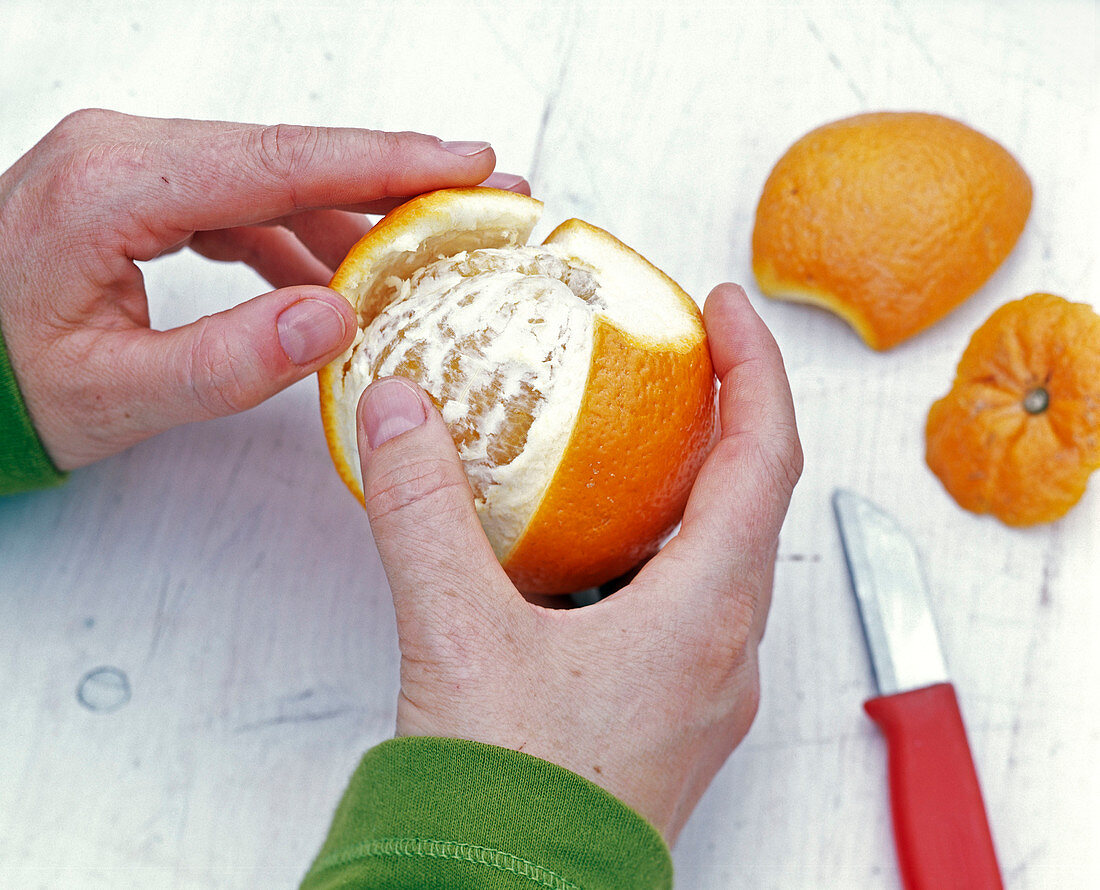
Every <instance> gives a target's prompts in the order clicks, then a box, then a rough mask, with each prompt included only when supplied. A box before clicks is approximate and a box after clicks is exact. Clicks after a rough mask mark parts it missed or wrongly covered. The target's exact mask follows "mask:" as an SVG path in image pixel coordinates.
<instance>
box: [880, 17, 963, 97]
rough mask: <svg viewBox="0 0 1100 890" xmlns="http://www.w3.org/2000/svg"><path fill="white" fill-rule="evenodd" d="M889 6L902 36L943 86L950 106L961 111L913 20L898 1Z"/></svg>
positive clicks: (941, 69) (948, 81) (938, 64)
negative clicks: (950, 103)
mask: <svg viewBox="0 0 1100 890" xmlns="http://www.w3.org/2000/svg"><path fill="white" fill-rule="evenodd" d="M890 5H891V6H892V7H893V8H894V13H895V14H896V15H897V19H898V21H899V22H900V23H901V31H902V34H903V35H904V36H905V37H906V38H908V40H909V42H910V43H911V44H912V45H913V47H914V48H915V49H916V51H917V53H918V54H919V55H920V57H921V58H922V59H923V60H924V62H925V64H926V65H927V66H928V67H929V68H930V69H931V71H932V73H933V74H935V75H936V78H937V79H938V80H939V82H940V83H941V84H942V85H943V89H944V92H945V93H946V94H947V95H948V97H950V99H951V102H952V104H953V105H954V106H955V107H956V109H959V110H960V111H961V105H960V103H959V101H958V99H957V97H956V96H955V91H954V90H953V89H952V84H951V81H950V80H949V79H948V77H947V75H946V74H945V73H944V70H943V68H942V67H941V66H940V63H939V62H938V61H936V57H935V56H934V55H933V54H932V53H931V52H930V51H929V49H928V46H927V45H926V44H925V42H924V40H923V38H922V37H921V36H920V35H919V34H918V33H917V31H916V28H914V27H913V20H912V19H911V18H910V17H909V16H908V15H906V13H905V10H904V8H903V6H902V4H901V2H900V0H891V3H890Z"/></svg>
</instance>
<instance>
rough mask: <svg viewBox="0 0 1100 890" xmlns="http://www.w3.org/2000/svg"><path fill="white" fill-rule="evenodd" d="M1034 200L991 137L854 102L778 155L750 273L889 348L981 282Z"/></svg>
mask: <svg viewBox="0 0 1100 890" xmlns="http://www.w3.org/2000/svg"><path fill="white" fill-rule="evenodd" d="M1030 210H1031V183H1030V181H1029V180H1028V177H1027V174H1026V173H1025V172H1024V170H1023V168H1021V167H1020V165H1019V164H1018V163H1017V162H1016V160H1015V159H1014V158H1013V157H1012V155H1010V154H1009V153H1008V152H1007V151H1006V150H1005V149H1004V148H1002V147H1001V146H1000V145H998V144H997V143H996V142H994V141H993V140H992V139H989V138H988V137H986V136H984V135H982V134H981V133H978V132H977V131H975V130H973V129H971V128H970V127H968V126H966V125H965V124H962V123H959V122H958V121H954V120H950V119H948V118H946V117H941V116H939V115H935V114H923V113H919V112H880V113H876V114H861V115H857V116H856V117H850V118H847V119H844V120H839V121H836V122H834V123H830V124H826V125H825V126H823V127H819V128H818V129H816V130H813V131H812V132H810V133H808V134H807V135H806V136H803V137H802V138H801V139H799V140H798V141H797V142H796V143H795V144H794V145H793V146H791V148H790V149H788V151H787V153H786V154H784V155H783V157H782V158H781V159H780V160H779V162H778V163H777V164H776V165H775V168H774V169H773V170H772V172H771V174H770V175H769V177H768V179H767V182H766V183H765V185H764V191H763V194H762V195H761V197H760V203H759V205H758V206H757V210H756V224H755V227H754V230H753V237H752V253H753V260H752V262H753V272H754V273H755V275H756V280H757V282H758V283H759V285H760V288H761V290H763V292H764V293H765V294H767V295H768V296H771V297H775V298H777V299H785V300H793V301H795V302H802V303H810V304H813V305H817V306H821V307H823V308H825V309H828V310H830V311H832V312H834V313H836V314H837V315H839V316H840V317H841V318H843V319H844V320H845V321H847V322H848V323H849V324H850V325H851V326H852V327H853V328H855V330H856V332H857V333H858V334H859V335H860V336H861V337H862V338H863V340H864V341H865V342H866V343H867V344H868V345H869V346H871V347H873V348H874V349H880V350H884V349H890V348H891V347H893V346H896V345H897V344H898V343H900V342H901V341H903V340H905V339H907V338H908V337H911V336H913V335H914V334H916V333H917V332H918V331H921V330H923V329H924V328H926V327H928V326H929V325H931V324H932V323H934V322H936V321H938V320H939V319H940V318H942V317H943V316H944V315H946V314H947V313H948V312H950V311H951V310H952V309H954V308H955V307H956V306H958V305H959V304H960V303H961V302H962V301H963V300H965V299H966V298H967V297H969V296H970V295H971V294H973V293H974V292H975V291H976V290H977V289H978V288H979V287H981V285H982V284H983V283H984V282H985V281H986V279H987V278H989V276H990V275H992V274H993V272H994V270H995V269H996V268H997V267H998V266H999V265H1000V264H1001V262H1002V261H1003V260H1004V259H1005V257H1007V256H1008V254H1009V252H1010V251H1011V250H1012V247H1013V245H1014V244H1015V243H1016V240H1017V238H1018V237H1019V236H1020V233H1021V232H1022V231H1023V228H1024V223H1025V222H1026V221H1027V217H1028V213H1029V212H1030Z"/></svg>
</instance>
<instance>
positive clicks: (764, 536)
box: [359, 285, 802, 842]
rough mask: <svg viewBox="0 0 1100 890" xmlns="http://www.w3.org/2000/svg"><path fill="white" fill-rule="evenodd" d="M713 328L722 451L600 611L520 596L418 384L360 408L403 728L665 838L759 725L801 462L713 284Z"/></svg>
mask: <svg viewBox="0 0 1100 890" xmlns="http://www.w3.org/2000/svg"><path fill="white" fill-rule="evenodd" d="M704 318H705V321H706V327H707V333H708V336H709V340H710V346H711V353H712V356H713V359H714V365H715V369H716V371H717V373H718V376H719V378H720V380H721V390H720V394H719V401H720V412H721V426H722V437H721V440H720V441H719V443H718V444H717V446H716V447H715V449H714V451H713V452H712V453H711V454H710V456H709V458H708V459H707V461H706V463H705V464H704V466H703V468H702V470H701V472H700V474H699V476H698V478H697V480H696V482H695V486H694V488H693V490H692V494H691V498H690V500H689V502H688V506H687V511H686V513H685V514H684V518H683V524H682V528H681V530H680V532H679V534H678V535H677V536H676V537H675V538H673V539H672V541H671V542H670V543H669V544H668V545H667V546H666V547H665V548H664V549H663V550H662V551H661V552H660V553H659V554H657V555H656V556H655V557H654V558H653V559H652V560H650V561H649V562H648V563H647V564H646V566H645V567H644V568H643V569H642V570H641V572H640V573H639V574H638V575H637V576H636V577H635V578H634V580H633V581H632V582H631V583H630V584H629V585H628V586H627V587H625V588H624V589H622V590H620V591H619V592H617V593H615V594H614V595H613V596H611V597H609V598H607V599H605V600H602V601H601V602H599V603H596V604H595V605H592V606H588V607H585V608H580V609H573V610H565V609H548V608H543V607H540V606H537V605H533V604H531V603H529V602H527V601H526V600H525V599H524V598H523V597H522V596H521V595H520V594H519V593H518V592H517V590H516V588H515V587H513V586H512V584H511V583H510V582H509V580H508V578H507V576H506V575H505V574H504V571H503V570H502V569H501V567H500V564H499V563H498V562H497V560H496V558H495V557H494V555H493V551H492V549H491V548H490V546H489V543H488V541H487V540H486V538H485V535H484V533H483V532H482V529H481V526H480V524H479V523H478V519H477V516H476V514H475V512H474V506H473V496H472V494H471V491H470V488H469V485H468V484H467V482H466V477H465V474H464V472H463V469H462V464H461V462H460V461H459V458H458V456H457V454H456V452H455V447H454V444H453V443H452V441H451V438H450V435H449V434H448V432H447V428H446V426H445V425H444V423H443V420H442V418H441V417H440V415H439V412H438V411H437V410H436V409H435V408H434V406H433V405H432V402H431V400H430V399H429V398H428V397H427V396H426V395H425V394H424V393H423V392H422V391H421V390H420V389H419V388H417V387H415V386H414V385H413V384H411V383H410V382H408V381H405V380H401V379H399V378H387V379H383V380H379V381H377V382H375V383H373V384H372V385H371V386H370V387H368V388H367V390H366V392H365V393H364V395H363V397H362V399H361V400H360V405H359V423H360V427H359V443H360V453H361V459H362V465H363V479H364V491H365V494H366V506H367V511H368V515H369V518H370V523H371V528H372V530H373V532H374V538H375V541H376V543H377V546H378V551H379V553H380V555H381V558H382V562H383V564H384V566H385V570H386V575H387V577H388V579H389V582H390V587H391V589H392V592H393V597H394V605H395V609H396V614H397V625H398V635H399V641H400V647H401V689H400V697H399V703H398V712H397V732H398V734H399V735H431V736H443V737H448V738H460V739H468V740H472V741H478V742H486V743H489V744H493V745H498V746H502V747H506V748H511V749H514V750H516V751H523V752H526V753H528V754H532V755H534V756H536V757H540V758H542V759H544V760H548V761H551V762H553V763H557V764H559V765H560V766H564V767H566V768H567V769H570V770H572V771H573V772H575V773H578V774H580V775H581V776H584V777H585V778H587V779H590V780H591V781H593V782H595V783H596V784H598V785H601V786H602V787H604V788H605V789H607V790H608V791H610V792H611V793H612V794H614V795H616V796H617V797H618V798H619V799H620V800H622V801H623V802H625V803H626V804H628V805H629V806H631V807H633V808H634V809H635V810H636V811H637V812H639V813H640V814H641V815H643V816H645V817H646V818H647V819H648V820H649V821H650V822H651V823H652V824H653V825H654V826H655V827H656V828H657V829H658V830H659V831H660V832H661V833H662V834H663V835H664V837H665V838H666V839H667V840H668V841H670V842H671V841H673V840H675V838H676V836H677V835H678V833H679V831H680V829H681V828H682V827H683V824H684V822H685V821H686V820H687V817H688V815H689V814H690V813H691V811H692V809H693V808H694V806H695V804H696V803H697V801H698V800H699V797H700V796H701V795H702V793H703V791H704V789H705V788H706V787H707V785H708V784H709V783H710V781H711V779H712V778H713V777H714V774H715V773H716V772H717V771H718V769H719V768H720V767H721V766H722V764H723V763H724V762H725V760H726V758H727V756H728V755H729V753H730V752H731V751H732V750H733V748H734V747H735V746H736V745H737V744H738V742H740V740H741V739H742V737H743V736H744V735H745V733H746V732H747V731H748V728H749V725H750V723H751V722H752V719H753V717H754V715H755V713H756V707H757V699H758V673H757V646H758V644H759V642H760V639H761V636H762V635H763V632H764V622H765V617H766V615H767V612H768V605H769V602H770V598H771V589H772V573H773V569H774V565H775V556H776V547H777V539H778V535H779V530H780V527H781V525H782V523H783V518H784V516H785V514H786V510H787V505H788V503H789V500H790V496H791V492H792V490H793V488H794V485H795V482H796V481H797V479H798V477H799V474H800V473H801V469H802V452H801V448H800V445H799V441H798V434H797V431H796V428H795V418H794V408H793V405H792V401H791V393H790V389H789V387H788V384H787V379H786V375H785V373H784V371H783V363H782V359H781V357H780V354H779V349H778V348H777V346H776V344H775V341H774V340H773V339H772V337H771V334H770V333H769V332H768V330H767V328H766V327H765V326H764V324H763V322H762V321H761V320H760V318H759V317H758V316H757V315H756V313H755V312H754V311H753V309H752V307H751V306H750V305H749V303H748V300H747V298H746V297H745V293H744V291H742V290H741V289H740V288H739V287H736V286H732V285H724V286H720V287H718V288H715V290H714V291H713V292H712V293H711V295H710V297H709V298H708V300H707V304H706V307H705V312H704Z"/></svg>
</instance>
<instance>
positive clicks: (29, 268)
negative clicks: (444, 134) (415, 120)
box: [0, 110, 529, 470]
mask: <svg viewBox="0 0 1100 890" xmlns="http://www.w3.org/2000/svg"><path fill="white" fill-rule="evenodd" d="M495 162H496V159H495V156H494V154H493V151H492V149H491V148H490V147H489V145H488V143H483V142H458V143H445V142H442V141H441V140H439V139H437V138H436V137H434V136H426V135H422V134H419V133H386V132H380V131H376V130H355V129H329V128H320V127H290V126H282V125H280V126H272V127H263V126H252V125H245V124H231V123H216V122H211V121H186V120H154V119H149V118H138V117H130V116H127V115H122V114H117V113H114V112H107V111H95V110H91V111H81V112H76V113H74V114H72V115H70V116H69V117H67V118H66V119H65V120H63V121H62V122H61V123H60V124H58V125H57V126H56V127H55V128H54V129H53V130H52V131H51V132H50V133H49V134H47V135H46V136H45V137H44V138H43V139H42V141H41V142H39V143H38V145H36V146H35V147H34V148H32V149H31V150H30V151H29V152H27V154H25V155H24V156H23V157H22V158H20V159H19V160H18V161H17V162H16V163H15V165H14V166H13V167H12V168H11V169H10V170H8V171H7V172H6V173H4V174H3V175H2V176H0V331H2V333H3V337H4V341H5V343H6V345H7V349H8V354H9V358H10V360H11V363H12V367H13V369H14V371H15V376H16V380H17V381H18V383H19V388H20V390H21V392H22V395H23V400H24V402H25V403H26V406H27V410H28V412H29V413H30V415H31V419H32V421H33V423H34V426H35V429H36V430H37V432H38V435H39V438H40V439H41V441H42V443H43V445H44V446H45V448H46V451H47V452H48V453H49V455H50V457H51V458H52V459H53V462H54V463H55V465H56V466H57V467H58V468H59V469H62V470H70V469H74V468H76V467H79V466H82V465H84V464H88V463H91V462H92V461H94V460H97V459H99V458H102V457H106V456H108V455H110V454H113V453H115V452H118V451H121V450H123V449H124V448H127V447H129V446H130V445H133V444H135V443H136V442H139V441H141V440H142V439H145V438H147V437H149V436H151V435H153V434H155V433H158V432H160V431H162V430H165V429H168V428H169V427H172V426H175V425H178V424H182V423H187V422H189V421H193V420H200V419H206V418H210V417H216V416H221V415H225V414H230V413H233V412H236V411H242V410H244V409H246V408H250V407H252V406H253V405H256V404H258V403H259V402H261V401H263V400H264V399H266V398H268V397H269V396H271V395H274V394H275V393H276V392H278V391H280V390H281V389H283V388H285V387H286V386H288V385H289V384H291V383H294V382H295V381H297V380H300V379H301V378H303V377H305V376H307V375H308V374H311V373H313V372H314V371H316V370H317V369H318V368H320V367H322V366H323V365H324V364H326V363H327V362H329V361H331V360H332V359H333V358H335V357H336V356H338V355H339V354H340V353H341V352H343V350H344V349H345V348H347V345H348V344H349V343H350V342H351V339H352V337H353V335H354V333H355V328H356V323H355V312H354V310H353V309H352V308H351V306H350V305H349V304H348V303H347V301H346V300H344V299H343V298H342V297H341V296H340V295H339V294H337V293H336V292H334V291H331V290H329V289H328V288H326V287H323V286H322V285H324V284H325V283H326V282H327V281H328V280H329V279H330V277H331V275H332V270H333V269H334V268H335V266H336V265H337V264H338V263H339V262H340V260H341V259H342V258H343V256H344V255H345V253H346V252H347V251H348V249H349V248H350V247H351V245H352V244H354V242H355V241H356V240H358V238H359V237H360V236H361V235H362V234H363V233H364V232H365V231H366V230H367V229H368V228H369V224H368V222H367V219H366V217H365V216H364V215H363V213H379V212H384V211H386V210H388V209H389V208H390V207H392V206H394V205H395V204H397V203H399V199H401V198H403V197H407V196H410V195H415V194H419V193H421V192H424V191H429V190H431V189H436V188H445V187H450V186H469V185H477V184H478V183H482V182H485V183H486V184H488V185H495V186H498V187H502V188H509V189H512V190H516V191H523V192H525V193H529V187H528V185H527V183H526V182H525V181H524V180H523V179H521V178H520V177H517V176H507V175H497V176H495V177H493V178H490V174H492V172H493V166H494V164H495ZM486 180H488V181H487V182H486ZM185 245H190V247H191V248H192V249H194V250H195V251H197V252H198V253H201V254H203V255H205V256H208V257H211V258H213V259H219V260H241V261H244V262H246V263H247V264H248V265H250V266H252V267H253V268H254V269H255V270H256V271H257V272H259V273H260V274H261V275H262V276H263V277H264V278H266V279H267V280H268V281H269V282H271V283H272V284H273V285H275V286H276V287H277V288H280V289H279V290H276V291H274V292H272V293H268V294H264V295H262V296H259V297H256V298H254V299H252V300H249V301H248V302H246V303H243V304H241V305H239V306H236V307H234V308H232V309H229V310H227V311H224V312H221V313H218V314H217V315H213V316H209V317H207V318H202V319H199V320H198V321H196V322H194V323H192V324H189V325H186V326H183V327H180V328H176V329H174V330H170V331H154V330H150V326H149V308H148V302H147V298H146V293H145V286H144V283H143V280H142V275H141V271H140V270H139V268H138V266H137V265H136V261H142V260H150V259H153V258H154V257H157V256H160V255H162V254H165V253H169V252H171V251H173V250H178V249H179V248H180V247H183V246H185Z"/></svg>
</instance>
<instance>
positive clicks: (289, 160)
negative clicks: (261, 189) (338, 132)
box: [251, 124, 321, 185]
mask: <svg viewBox="0 0 1100 890" xmlns="http://www.w3.org/2000/svg"><path fill="white" fill-rule="evenodd" d="M320 133H321V131H319V130H318V129H316V128H314V127H304V126H299V125H297V124H272V125H271V126H267V127H261V128H260V129H259V130H257V131H256V133H255V136H254V137H253V139H254V145H252V146H251V149H252V153H253V155H254V157H255V158H256V162H257V164H258V165H259V167H260V169H261V170H262V171H263V172H264V173H265V174H267V175H268V176H270V177H271V178H273V179H274V180H276V181H277V182H278V183H280V184H283V185H291V184H292V183H293V181H294V178H295V176H296V174H297V173H298V172H299V171H300V170H301V169H302V167H303V166H305V165H306V164H308V163H309V161H310V159H311V158H312V157H313V156H314V154H315V153H316V152H317V150H318V148H319V144H320V138H321V135H320Z"/></svg>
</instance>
